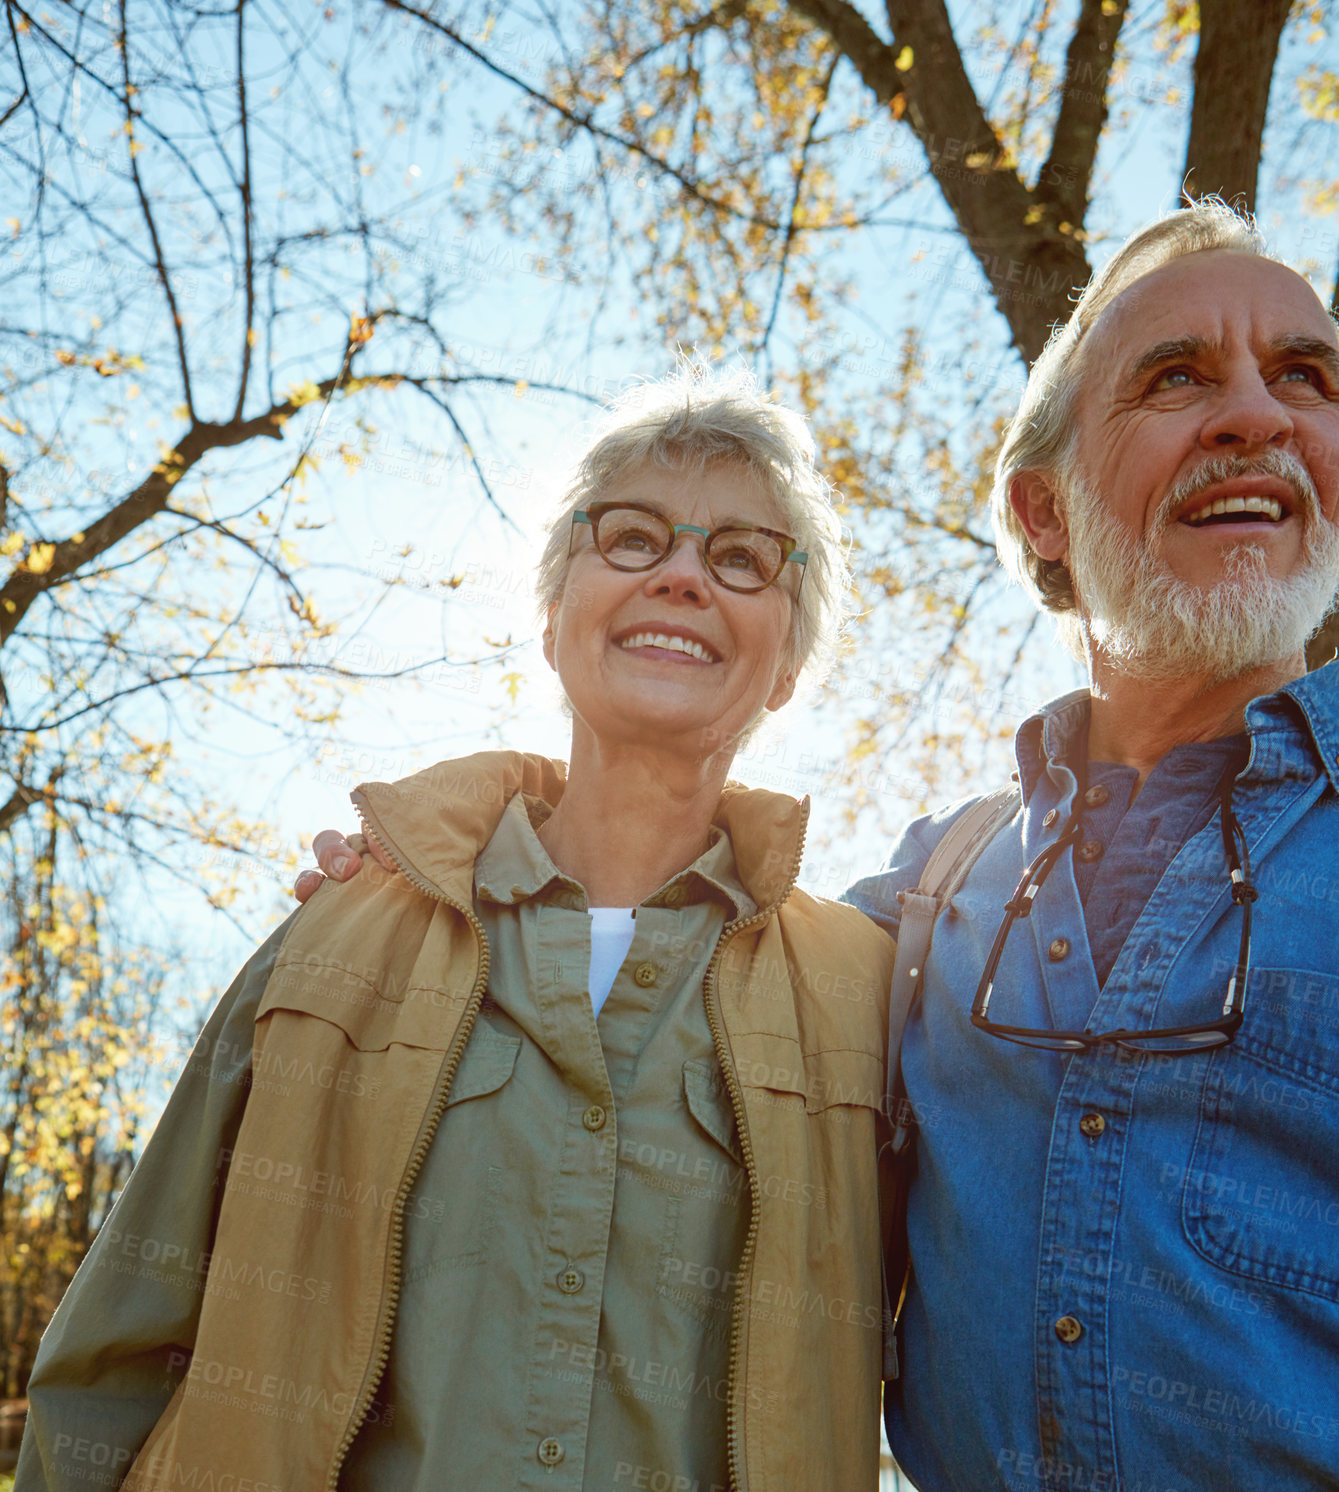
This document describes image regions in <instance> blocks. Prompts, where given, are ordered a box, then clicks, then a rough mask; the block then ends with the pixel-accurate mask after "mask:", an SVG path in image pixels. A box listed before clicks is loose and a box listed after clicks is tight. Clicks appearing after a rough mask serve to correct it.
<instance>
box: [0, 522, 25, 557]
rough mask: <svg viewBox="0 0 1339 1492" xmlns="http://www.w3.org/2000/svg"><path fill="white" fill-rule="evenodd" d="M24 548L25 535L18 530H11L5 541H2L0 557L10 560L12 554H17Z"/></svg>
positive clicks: (0, 543)
mask: <svg viewBox="0 0 1339 1492" xmlns="http://www.w3.org/2000/svg"><path fill="white" fill-rule="evenodd" d="M22 548H23V535H22V534H21V533H19V532H18V530H17V529H11V530H10V532H9V533H7V534H6V535H5V536H4V538H3V539H0V555H4V556H5V557H6V558H8V556H9V555H11V554H17V553H18V552H19V550H20V549H22Z"/></svg>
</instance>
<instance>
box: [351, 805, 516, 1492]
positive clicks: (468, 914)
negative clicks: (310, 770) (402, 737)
mask: <svg viewBox="0 0 1339 1492" xmlns="http://www.w3.org/2000/svg"><path fill="white" fill-rule="evenodd" d="M354 808H355V810H356V811H357V814H358V817H359V818H360V819H361V820H362V824H363V829H364V832H365V833H367V834H369V835H370V836H371V837H372V838H373V839H375V840H376V842H377V843H378V844H379V845H380V846H381V848H382V849H383V850H385V852H386V855H387V856H388V858H389V859H390V860H391V861H392V862H393V864H394V865H395V868H396V869H397V870H398V871H399V872H400V874H401V875H403V876H404V878H405V880H406V881H408V882H409V884H410V885H411V886H413V887H414V889H415V890H416V891H420V892H422V894H423V895H424V896H428V897H431V898H432V900H433V901H439V902H441V903H442V904H443V905H444V906H448V907H450V908H451V909H452V910H453V911H456V912H459V913H460V914H461V915H462V916H463V917H464V918H465V920H466V921H467V922H468V923H469V925H470V926H471V927H472V928H473V929H474V934H475V936H476V937H477V938H478V940H479V973H478V977H477V978H476V979H475V981H474V988H473V989H472V990H471V991H470V997H469V1001H468V1002H467V1004H466V1006H465V1013H464V1015H462V1016H461V1019H460V1026H459V1028H458V1029H457V1031H456V1036H455V1040H454V1041H452V1043H451V1049H450V1050H449V1051H448V1052H447V1054H446V1057H445V1058H444V1059H443V1062H442V1067H441V1071H440V1072H439V1073H438V1075H437V1086H436V1088H435V1090H434V1092H433V1098H432V1106H431V1107H430V1108H429V1110H428V1118H427V1121H426V1123H425V1124H424V1126H423V1128H422V1130H421V1131H420V1132H419V1138H418V1143H417V1144H416V1145H415V1146H414V1151H413V1154H412V1155H411V1156H410V1157H409V1164H408V1165H407V1166H406V1167H405V1172H404V1175H403V1177H402V1178H401V1180H400V1188H399V1191H398V1192H397V1193H396V1195H395V1206H394V1208H393V1210H392V1212H391V1233H390V1244H389V1248H388V1250H387V1255H386V1276H385V1279H386V1285H387V1290H386V1305H385V1306H384V1308H383V1312H382V1318H381V1324H380V1326H379V1327H378V1331H377V1345H376V1351H375V1352H374V1353H373V1356H372V1363H371V1367H370V1369H369V1371H368V1373H367V1375H366V1377H365V1378H364V1379H363V1387H362V1389H361V1391H360V1393H359V1395H358V1402H357V1404H356V1405H355V1406H354V1413H353V1417H352V1418H351V1419H350V1421H349V1427H348V1429H347V1430H346V1431H345V1432H344V1439H343V1440H342V1441H341V1442H340V1445H339V1449H338V1450H337V1451H336V1453H335V1459H334V1461H333V1462H332V1463H331V1467H330V1475H329V1477H328V1478H327V1479H326V1492H336V1487H337V1484H338V1482H339V1473H340V1470H341V1468H342V1467H343V1465H344V1458H345V1456H347V1455H348V1453H349V1448H350V1446H352V1444H353V1442H354V1440H355V1439H356V1438H357V1435H358V1431H359V1430H360V1429H361V1428H362V1423H363V1420H364V1419H366V1417H367V1411H368V1410H369V1409H370V1408H371V1407H372V1399H373V1396H374V1395H375V1393H376V1389H377V1384H378V1383H380V1382H381V1375H382V1373H383V1372H384V1371H385V1369H386V1360H387V1358H389V1356H390V1350H391V1333H392V1331H393V1330H394V1326H395V1312H396V1308H397V1307H398V1305H399V1301H400V1283H401V1281H400V1254H401V1251H402V1248H403V1244H404V1207H405V1203H406V1201H407V1200H408V1198H409V1193H410V1191H411V1190H412V1188H413V1185H414V1182H415V1181H416V1180H417V1179H418V1173H419V1170H420V1169H421V1167H422V1165H423V1161H424V1158H425V1157H426V1156H427V1153H428V1147H429V1146H430V1145H431V1144H432V1141H433V1136H434V1135H435V1134H436V1133H437V1126H438V1124H439V1123H440V1122H441V1118H442V1115H443V1114H444V1113H445V1112H446V1101H447V1098H448V1097H449V1096H450V1093H451V1084H452V1083H453V1082H454V1081H455V1076H456V1069H457V1068H458V1067H459V1066H460V1058H461V1055H462V1054H463V1053H464V1050H465V1044H466V1042H468V1041H469V1039H470V1032H471V1031H472V1030H473V1029H474V1018H475V1016H477V1015H478V1013H479V1007H480V1005H481V1004H482V1003H483V993H484V989H485V987H486V986H487V984H488V966H489V951H488V937H487V935H486V934H485V932H484V928H483V923H481V922H480V921H479V919H478V918H477V917H476V916H475V915H474V912H473V910H472V909H471V908H469V907H466V906H462V905H461V903H460V902H458V901H452V900H451V898H450V897H449V896H443V895H442V893H441V892H440V891H439V890H438V889H437V888H436V887H435V886H433V885H432V884H431V883H430V882H428V881H426V880H425V879H424V878H423V877H422V876H421V875H419V873H418V872H417V871H416V870H415V869H414V868H413V867H412V866H410V865H406V864H405V862H404V861H403V860H401V859H400V857H399V856H398V855H397V854H396V853H395V852H394V851H393V850H392V849H391V847H390V843H389V841H388V840H387V839H386V837H385V835H384V834H379V833H378V832H377V829H378V828H379V825H378V824H377V822H376V818H375V816H374V814H373V813H372V810H371V809H370V808H367V807H366V806H365V805H363V804H362V803H358V802H355V803H354Z"/></svg>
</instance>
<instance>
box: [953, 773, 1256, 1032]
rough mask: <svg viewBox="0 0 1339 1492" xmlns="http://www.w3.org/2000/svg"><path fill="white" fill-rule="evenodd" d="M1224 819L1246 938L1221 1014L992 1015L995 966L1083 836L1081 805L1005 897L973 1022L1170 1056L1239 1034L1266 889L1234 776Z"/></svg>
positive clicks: (987, 1028) (1234, 890)
mask: <svg viewBox="0 0 1339 1492" xmlns="http://www.w3.org/2000/svg"><path fill="white" fill-rule="evenodd" d="M1219 822H1220V824H1221V825H1222V830H1223V847H1224V850H1225V851H1226V854H1227V863H1228V871H1229V874H1230V876H1231V892H1232V900H1233V901H1234V902H1235V903H1236V904H1237V905H1238V906H1239V907H1240V908H1241V942H1240V945H1239V946H1238V949H1237V964H1236V968H1234V969H1233V971H1232V977H1231V978H1230V979H1229V980H1228V982H1227V998H1226V1000H1224V1002H1223V1013H1222V1015H1221V1016H1220V1017H1219V1019H1218V1020H1216V1021H1206V1022H1205V1023H1203V1024H1202V1025H1194V1026H1165V1027H1162V1028H1160V1029H1157V1030H1152V1031H1123V1030H1116V1031H1042V1030H1033V1029H1031V1028H1029V1027H1027V1026H1003V1025H1000V1024H999V1023H998V1022H996V1021H992V1020H991V1019H990V1017H989V1012H990V997H991V995H992V993H993V992H994V989H995V972H996V970H997V969H998V968H999V966H1000V958H1001V956H1002V954H1003V953H1004V945H1005V943H1006V941H1007V940H1008V937H1009V929H1010V928H1011V927H1012V926H1013V925H1014V923H1015V922H1016V921H1017V920H1018V919H1019V918H1021V917H1026V916H1028V915H1029V914H1030V913H1031V911H1032V903H1033V901H1034V900H1035V899H1036V896H1037V892H1038V891H1040V890H1041V888H1042V885H1043V884H1044V882H1045V880H1046V877H1047V876H1048V875H1049V874H1050V872H1051V867H1052V866H1053V865H1054V864H1055V862H1056V861H1057V860H1058V859H1059V858H1060V856H1061V854H1063V852H1064V851H1065V850H1066V849H1067V848H1068V847H1069V846H1070V845H1071V844H1073V843H1074V841H1075V840H1076V839H1077V838H1078V836H1079V832H1080V824H1079V814H1078V810H1077V809H1076V810H1075V812H1074V813H1073V814H1072V815H1071V817H1070V820H1069V823H1068V824H1067V825H1066V826H1065V829H1064V832H1063V833H1062V834H1061V835H1060V837H1059V838H1058V839H1057V840H1056V841H1055V843H1054V844H1051V845H1048V846H1047V847H1046V848H1045V849H1044V850H1043V851H1042V852H1041V854H1040V855H1038V856H1037V858H1036V859H1035V860H1034V861H1033V862H1032V864H1031V865H1029V866H1028V868H1027V869H1026V870H1025V871H1024V872H1023V878H1022V880H1020V881H1019V883H1018V889H1017V890H1016V891H1015V892H1014V894H1013V897H1012V899H1011V900H1009V901H1008V902H1006V903H1005V907H1004V921H1003V922H1001V923H1000V930H999V932H998V933H996V934H995V943H994V946H993V947H992V948H991V950H990V957H989V958H988V959H987V960H986V967H985V972H984V973H983V974H982V975H981V983H980V984H979V985H978V986H977V990H976V999H975V1000H974V1001H973V1002H972V1024H973V1025H974V1026H976V1027H978V1028H979V1029H980V1030H982V1031H986V1032H989V1034H990V1035H991V1036H998V1037H999V1038H1000V1039H1001V1040H1002V1041H1015V1042H1017V1043H1018V1044H1019V1045H1020V1046H1031V1047H1040V1048H1041V1049H1042V1050H1044V1051H1050V1052H1080V1051H1083V1050H1085V1049H1086V1048H1088V1047H1095V1046H1118V1047H1124V1048H1125V1049H1126V1050H1127V1051H1132V1052H1161V1053H1164V1054H1166V1055H1167V1056H1172V1057H1180V1056H1185V1055H1187V1054H1188V1053H1191V1052H1203V1051H1208V1050H1212V1049H1213V1048H1214V1047H1220V1046H1227V1045H1228V1043H1229V1042H1230V1041H1231V1040H1232V1038H1233V1037H1234V1036H1235V1035H1236V1034H1237V1028H1238V1027H1239V1026H1240V1025H1241V1020H1242V1014H1243V1012H1244V1011H1245V1009H1246V980H1247V977H1248V975H1249V973H1250V968H1251V904H1252V903H1253V902H1254V901H1255V900H1256V899H1257V897H1258V896H1259V894H1260V893H1259V892H1258V891H1257V890H1256V889H1255V886H1254V885H1253V884H1252V883H1251V860H1250V854H1249V853H1248V851H1247V848H1246V836H1245V834H1244V833H1243V832H1242V828H1241V825H1240V823H1238V821H1237V816H1236V814H1234V813H1233V812H1232V779H1231V777H1229V778H1228V779H1227V781H1226V782H1225V783H1224V785H1223V794H1222V803H1221V806H1220V811H1219Z"/></svg>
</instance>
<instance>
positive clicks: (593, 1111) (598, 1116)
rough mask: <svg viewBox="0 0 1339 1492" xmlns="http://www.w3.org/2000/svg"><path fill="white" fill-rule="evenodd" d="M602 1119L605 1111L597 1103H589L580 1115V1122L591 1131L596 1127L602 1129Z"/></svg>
mask: <svg viewBox="0 0 1339 1492" xmlns="http://www.w3.org/2000/svg"><path fill="white" fill-rule="evenodd" d="M604 1121H605V1112H604V1110H603V1109H602V1108H601V1107H600V1106H599V1104H598V1103H593V1104H591V1106H590V1108H588V1109H587V1110H586V1112H585V1113H584V1114H583V1115H582V1116H581V1122H582V1123H583V1124H584V1125H585V1126H586V1128H587V1129H588V1130H590V1131H591V1132H592V1133H594V1131H595V1130H597V1129H603V1128H604Z"/></svg>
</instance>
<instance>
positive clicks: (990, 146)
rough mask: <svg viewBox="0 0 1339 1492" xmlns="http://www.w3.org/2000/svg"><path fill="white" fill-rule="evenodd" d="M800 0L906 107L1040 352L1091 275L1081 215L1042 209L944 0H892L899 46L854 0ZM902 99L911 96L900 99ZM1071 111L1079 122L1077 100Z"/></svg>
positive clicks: (1016, 336) (964, 228)
mask: <svg viewBox="0 0 1339 1492" xmlns="http://www.w3.org/2000/svg"><path fill="white" fill-rule="evenodd" d="M792 3H793V5H794V8H795V9H796V10H797V11H799V12H800V14H802V15H805V16H807V17H808V18H809V19H810V20H812V21H813V22H814V23H815V24H816V25H818V26H819V27H821V28H822V29H823V30H824V31H826V32H827V34H828V35H829V36H830V37H831V39H832V41H833V44H834V45H835V46H836V47H838V49H839V50H840V51H842V52H843V53H844V54H845V55H846V56H847V57H849V58H850V60H851V61H852V62H853V63H854V64H855V67H856V70H857V71H858V72H859V73H860V76H861V78H863V80H864V82H865V84H866V86H867V87H868V88H869V89H870V90H871V91H872V92H873V94H874V96H875V97H876V98H877V99H878V100H879V102H880V103H883V104H888V105H890V106H894V107H895V108H900V109H902V110H904V111H905V118H906V120H907V122H908V123H909V124H910V125H911V128H912V130H913V132H914V133H915V135H916V138H917V139H918V140H919V141H920V143H921V146H922V148H923V149H924V150H925V154H926V157H927V158H928V160H929V162H930V170H931V173H932V174H933V176H934V178H935V181H936V184H937V185H938V187H939V190H940V192H941V193H942V194H943V197H944V201H945V202H946V203H947V205H948V207H949V209H950V211H951V212H952V213H953V216H954V218H955V220H956V221H957V224H958V227H959V229H960V231H961V232H962V234H963V237H964V238H966V240H967V244H968V247H969V248H970V249H971V251H972V253H973V254H974V255H975V256H976V260H977V262H978V263H979V264H980V266H981V268H982V270H983V271H984V273H985V275H986V278H987V279H988V280H989V281H990V282H991V288H992V290H993V292H994V295H995V300H996V304H997V306H998V307H999V310H1000V312H1001V314H1002V315H1003V316H1004V318H1005V320H1006V321H1007V322H1008V324H1009V331H1010V334H1011V336H1012V338H1013V342H1014V345H1015V346H1016V347H1017V348H1018V350H1019V351H1020V352H1021V353H1022V354H1023V356H1024V357H1025V358H1027V359H1028V361H1032V360H1033V359H1034V358H1036V356H1037V355H1038V353H1040V351H1041V349H1042V348H1043V347H1044V346H1045V344H1046V338H1047V336H1048V334H1049V331H1050V327H1051V324H1052V323H1053V322H1054V321H1055V320H1056V319H1057V318H1058V317H1060V316H1061V315H1063V314H1064V312H1065V310H1066V308H1067V306H1068V298H1069V292H1070V290H1071V288H1072V287H1073V286H1074V285H1076V284H1082V283H1084V282H1085V281H1086V280H1087V278H1088V275H1089V269H1088V261H1087V259H1086V258H1085V256H1084V252H1083V247H1082V245H1081V243H1080V242H1079V240H1078V238H1077V237H1076V236H1075V233H1074V231H1073V230H1075V229H1078V228H1079V227H1080V226H1081V224H1079V223H1072V224H1070V225H1069V227H1070V229H1071V231H1070V232H1068V233H1066V232H1062V231H1061V229H1060V221H1062V220H1059V219H1057V220H1055V221H1048V218H1049V214H1047V213H1045V212H1044V211H1043V212H1040V213H1038V212H1036V211H1034V208H1035V207H1036V206H1037V205H1039V204H1037V203H1036V201H1035V200H1034V194H1033V193H1032V192H1030V191H1029V190H1028V188H1027V187H1026V186H1025V185H1024V183H1023V182H1022V180H1021V179H1020V178H1019V175H1018V173H1017V172H1016V171H1015V170H1014V169H1013V168H1012V167H1011V166H1009V165H1008V164H1007V162H1006V160H1005V156H1004V151H1003V149H1002V147H1001V145H1000V141H999V137H998V136H997V135H996V133H995V130H994V128H993V127H992V125H991V123H990V121H989V120H988V119H987V118H986V115H985V112H984V110H983V109H982V107H981V104H980V101H979V100H978V99H977V96H976V93H975V91H974V90H973V88H972V84H971V80H970V79H969V78H968V76H967V69H966V67H965V66H964V64H963V60H962V54H961V52H960V51H959V50H958V45H957V42H956V41H955V40H954V38H953V30H952V27H951V25H950V22H949V16H948V11H947V9H946V7H945V5H944V3H943V0H888V5H887V11H888V19H889V22H890V24H891V26H892V30H893V36H894V41H893V43H892V45H889V44H888V43H886V42H884V40H883V38H882V37H880V36H879V35H878V33H877V32H876V31H875V30H874V28H873V27H872V26H871V25H870V24H869V22H868V21H866V20H865V18H864V16H863V15H861V13H860V12H859V11H858V10H857V9H856V8H855V6H853V5H851V4H850V3H848V0H792ZM908 48H909V49H910V54H909V57H908V59H907V61H906V64H905V66H904V67H899V66H898V63H899V61H902V60H903V58H904V57H906V56H907V53H906V50H905V49H908ZM898 98H901V99H902V100H903V103H902V104H901V105H895V102H894V101H895V100H897V99H898ZM1071 117H1072V118H1073V119H1075V120H1076V121H1077V118H1078V113H1077V105H1076V108H1075V112H1074V113H1073V114H1072V116H1071ZM1073 128H1074V129H1075V130H1076V131H1077V129H1078V125H1077V123H1075V124H1074V126H1073ZM1076 158H1079V157H1078V156H1077V154H1076ZM1086 190H1087V186H1086V181H1085V183H1084V191H1085V193H1086ZM1019 287H1022V288H1021V289H1020V288H1019Z"/></svg>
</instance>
